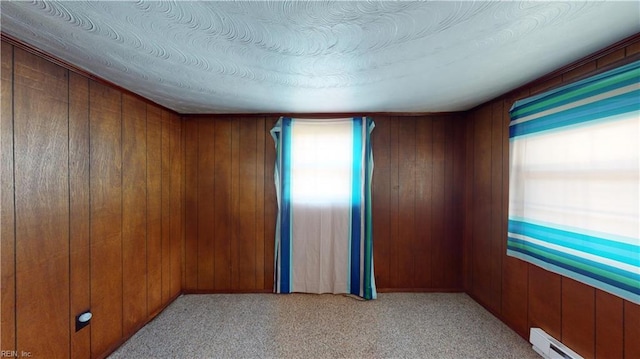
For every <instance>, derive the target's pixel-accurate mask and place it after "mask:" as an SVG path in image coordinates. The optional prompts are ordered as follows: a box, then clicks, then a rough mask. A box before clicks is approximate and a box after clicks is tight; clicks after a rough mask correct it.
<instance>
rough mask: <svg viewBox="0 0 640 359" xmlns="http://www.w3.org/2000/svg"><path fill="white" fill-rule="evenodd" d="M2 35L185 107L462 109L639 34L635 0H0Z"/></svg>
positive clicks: (230, 109)
mask: <svg viewBox="0 0 640 359" xmlns="http://www.w3.org/2000/svg"><path fill="white" fill-rule="evenodd" d="M0 6H1V8H0V10H1V13H2V19H1V20H2V22H1V29H2V31H3V32H5V33H6V34H8V35H10V36H12V37H15V38H17V39H19V40H21V41H23V42H26V43H28V44H31V45H33V46H34V47H36V48H39V49H41V50H43V51H45V52H47V53H50V54H52V55H54V56H56V57H58V58H61V59H63V60H65V61H67V62H69V63H71V64H73V65H75V66H77V67H79V68H82V69H84V70H86V71H88V72H91V73H93V74H96V75H97V76H99V77H102V78H104V79H106V80H108V81H111V82H113V83H115V84H117V85H119V86H121V87H124V88H127V89H129V90H131V91H133V92H135V93H137V94H139V95H142V96H144V97H146V98H149V99H151V100H153V101H155V102H157V103H159V104H161V105H164V106H166V107H168V108H171V109H174V110H176V111H178V112H180V113H256V112H258V113H267V112H273V113H283V112H285V113H290V112H295V113H318V112H439V111H458V110H466V109H469V108H471V107H473V106H475V105H478V104H480V103H482V102H484V101H486V100H489V99H491V98H493V97H495V96H497V95H500V94H502V93H505V92H507V91H509V90H511V89H514V88H516V87H518V86H520V85H523V84H524V83H526V82H529V81H531V80H533V79H535V78H537V77H540V76H542V75H544V74H546V73H548V72H550V71H552V70H555V69H557V68H558V67H561V66H563V65H566V64H568V63H571V62H573V61H575V60H577V59H579V58H581V57H583V56H586V55H588V54H590V53H592V52H594V51H596V50H599V49H600V48H603V47H605V46H607V45H610V44H612V43H614V42H616V41H619V40H621V39H623V38H625V37H627V36H630V35H633V34H634V33H637V32H639V31H640V2H637V1H630V2H620V1H615V2H595V1H554V2H520V1H510V2H490V1H443V2H439V1H436V2H375V1H374V2H324V1H322V2H321V1H313V2H302V1H277V2H276V1H262V2H250V1H242V2H211V1H206V2H186V1H178V2H173V1H172V2H160V1H135V2H111V1H72V2H50V1H44V2H43V1H37V2H6V1H2V2H1V5H0Z"/></svg>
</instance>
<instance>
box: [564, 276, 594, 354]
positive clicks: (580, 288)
mask: <svg viewBox="0 0 640 359" xmlns="http://www.w3.org/2000/svg"><path fill="white" fill-rule="evenodd" d="M561 320H562V342H563V343H564V344H565V345H567V346H568V347H569V348H572V349H573V350H574V351H576V352H577V353H580V355H582V356H583V357H584V358H585V359H586V358H593V357H594V356H595V289H594V288H593V287H590V286H588V285H586V284H582V283H580V282H576V281H575V280H573V279H570V278H566V277H563V278H562V319H561Z"/></svg>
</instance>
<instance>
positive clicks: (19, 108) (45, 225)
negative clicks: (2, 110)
mask: <svg viewBox="0 0 640 359" xmlns="http://www.w3.org/2000/svg"><path fill="white" fill-rule="evenodd" d="M15 62H16V63H15V67H14V70H15V83H14V91H15V92H14V115H15V122H14V140H15V143H14V146H15V226H16V228H15V238H16V239H15V240H16V245H15V260H16V339H17V343H16V347H17V348H29V351H30V352H31V353H32V355H34V356H38V357H64V356H68V355H69V353H70V349H69V343H70V337H69V331H68V330H66V329H67V328H69V183H68V169H69V166H68V163H69V162H68V161H69V158H68V154H69V148H68V131H69V122H68V78H67V76H68V72H67V71H66V70H64V69H63V68H60V67H58V66H56V65H54V64H52V63H50V62H47V61H45V60H43V59H41V58H39V57H36V56H34V55H31V54H29V53H27V52H25V51H23V50H19V49H16V50H15ZM34 99H37V100H34ZM42 318H47V325H48V326H49V327H52V328H62V329H58V330H42V322H41V321H42Z"/></svg>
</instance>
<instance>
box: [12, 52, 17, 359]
mask: <svg viewBox="0 0 640 359" xmlns="http://www.w3.org/2000/svg"><path fill="white" fill-rule="evenodd" d="M11 67H12V70H11V137H12V140H11V141H12V143H11V151H12V154H11V156H12V158H13V159H12V165H13V168H12V171H13V175H12V180H13V303H14V305H15V307H14V308H13V333H14V335H13V347H14V348H15V349H16V350H18V305H17V304H18V278H17V273H16V270H17V266H18V255H17V244H18V226H17V215H16V213H17V212H16V210H17V208H16V106H15V97H16V95H15V94H16V50H15V48H14V49H13V51H11Z"/></svg>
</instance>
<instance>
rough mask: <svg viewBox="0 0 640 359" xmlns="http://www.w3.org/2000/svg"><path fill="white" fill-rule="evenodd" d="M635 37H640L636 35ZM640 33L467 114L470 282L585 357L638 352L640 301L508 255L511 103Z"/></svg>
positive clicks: (523, 328)
mask: <svg viewBox="0 0 640 359" xmlns="http://www.w3.org/2000/svg"><path fill="white" fill-rule="evenodd" d="M636 39H638V37H636ZM638 53H640V41H638V40H636V42H635V43H632V44H627V45H626V46H619V48H614V49H611V50H610V51H608V52H607V53H605V54H604V55H603V56H601V57H599V58H597V59H594V60H593V61H590V62H588V63H585V64H583V65H581V66H579V67H576V68H574V69H572V70H571V71H568V72H565V73H562V74H559V75H557V76H555V77H553V78H551V79H549V80H547V81H545V82H542V83H540V82H538V83H536V84H534V85H533V86H529V87H526V88H524V89H520V90H518V91H516V92H513V93H509V94H507V95H505V96H503V97H500V98H498V99H496V100H493V101H490V102H489V103H486V104H484V105H482V106H479V107H478V108H476V109H474V110H473V111H470V112H469V113H468V114H467V123H466V125H467V127H466V139H467V142H466V170H467V176H466V182H465V185H464V186H465V199H464V202H465V206H464V208H465V210H464V217H465V219H464V221H465V230H464V236H463V248H464V250H463V253H464V259H463V270H464V278H465V279H464V284H465V290H466V291H467V292H468V293H469V294H470V295H471V296H472V297H473V298H474V299H476V300H477V301H478V302H479V303H481V304H482V305H483V306H485V307H486V308H487V309H489V310H490V311H491V312H493V313H494V314H495V315H496V316H498V317H499V318H501V319H502V320H503V321H504V322H505V323H507V324H508V325H509V326H511V327H512V328H513V329H514V330H515V331H516V332H518V333H519V334H520V335H521V336H523V337H525V338H528V336H529V332H528V331H529V328H530V327H541V328H542V329H543V330H545V331H546V332H547V333H549V334H550V335H552V336H554V337H555V338H556V339H558V340H561V341H562V342H563V343H565V344H566V345H568V346H569V347H571V348H572V349H574V350H575V351H577V352H578V353H579V354H581V355H582V356H584V357H585V358H623V357H624V358H638V357H640V340H638V338H640V329H639V328H640V306H638V305H636V304H633V303H631V302H628V301H624V300H622V299H620V298H619V297H616V296H613V295H611V294H609V293H606V292H603V291H601V290H598V289H595V288H593V287H590V286H587V285H585V284H582V283H579V282H576V281H574V280H572V279H569V278H566V277H563V276H560V275H557V274H554V273H551V272H548V271H546V270H544V269H541V268H540V267H537V266H535V265H531V264H528V263H526V262H523V261H521V260H519V259H516V258H512V257H507V256H506V241H507V239H506V233H507V229H506V228H507V217H508V214H507V208H508V187H509V184H508V169H509V168H508V161H509V142H508V126H509V112H508V111H509V108H510V107H511V105H512V104H513V103H514V102H515V100H517V99H521V98H524V97H527V96H529V95H534V94H536V93H539V92H542V91H545V90H548V89H550V88H552V87H555V86H558V85H563V84H568V83H570V82H571V81H574V80H575V79H576V78H578V77H580V76H584V75H588V74H589V73H592V72H594V71H597V70H598V69H602V68H604V67H607V66H610V65H611V64H613V63H615V62H616V61H624V59H625V57H630V56H638Z"/></svg>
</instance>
